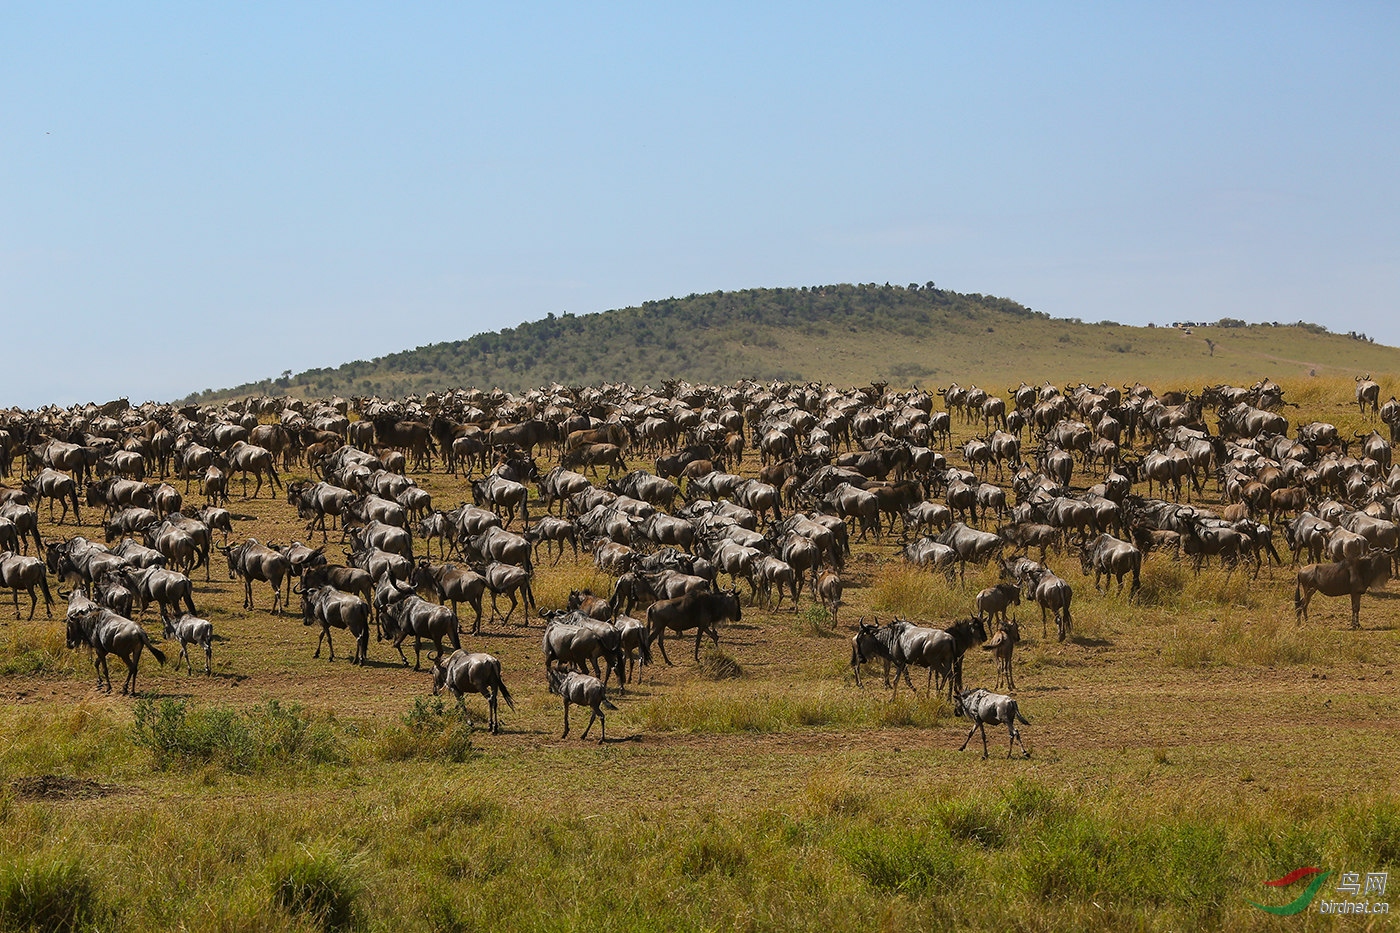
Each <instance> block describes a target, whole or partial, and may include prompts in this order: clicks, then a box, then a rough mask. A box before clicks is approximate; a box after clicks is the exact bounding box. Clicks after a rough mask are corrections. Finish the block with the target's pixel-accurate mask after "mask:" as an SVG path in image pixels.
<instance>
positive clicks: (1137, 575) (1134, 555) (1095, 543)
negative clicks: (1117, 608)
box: [1079, 533, 1142, 596]
mask: <svg viewBox="0 0 1400 933" xmlns="http://www.w3.org/2000/svg"><path fill="white" fill-rule="evenodd" d="M1079 565H1080V568H1081V569H1082V570H1083V571H1084V576H1086V577H1087V576H1088V575H1089V571H1091V570H1092V571H1093V572H1094V589H1096V590H1098V589H1100V586H1099V580H1100V578H1102V577H1104V576H1112V577H1116V578H1117V579H1118V592H1120V593H1121V592H1123V577H1124V576H1126V575H1127V574H1129V573H1131V574H1132V575H1133V586H1132V589H1130V590H1129V591H1128V595H1129V596H1132V594H1134V593H1136V592H1137V591H1138V588H1139V587H1140V586H1141V585H1142V580H1141V575H1142V551H1139V550H1138V549H1137V547H1135V546H1134V545H1132V544H1129V543H1128V542H1127V541H1123V540H1120V539H1118V538H1115V537H1113V535H1110V534H1107V533H1105V534H1101V535H1099V536H1098V537H1097V538H1095V539H1094V540H1092V541H1089V542H1087V543H1086V544H1084V546H1083V547H1081V548H1080V549H1079Z"/></svg>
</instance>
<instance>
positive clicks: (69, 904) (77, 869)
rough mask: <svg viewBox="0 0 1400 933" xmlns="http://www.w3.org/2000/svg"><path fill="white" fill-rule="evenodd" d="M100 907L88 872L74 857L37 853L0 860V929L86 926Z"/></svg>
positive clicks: (98, 915)
mask: <svg viewBox="0 0 1400 933" xmlns="http://www.w3.org/2000/svg"><path fill="white" fill-rule="evenodd" d="M102 915H103V908H102V903H101V899H100V898H99V896H98V891H97V885H96V883H95V882H94V880H93V878H92V875H91V873H90V872H89V871H88V869H87V868H85V867H84V866H83V864H82V863H81V862H79V861H78V860H77V859H76V858H73V857H70V856H62V857H60V856H55V855H38V856H32V857H29V858H20V859H15V860H13V861H10V862H8V863H0V928H3V929H5V930H26V931H30V930H32V931H43V933H48V931H54V933H57V931H66V930H79V929H86V928H88V927H90V926H94V925H96V924H97V923H98V921H99V920H100V919H101V918H102Z"/></svg>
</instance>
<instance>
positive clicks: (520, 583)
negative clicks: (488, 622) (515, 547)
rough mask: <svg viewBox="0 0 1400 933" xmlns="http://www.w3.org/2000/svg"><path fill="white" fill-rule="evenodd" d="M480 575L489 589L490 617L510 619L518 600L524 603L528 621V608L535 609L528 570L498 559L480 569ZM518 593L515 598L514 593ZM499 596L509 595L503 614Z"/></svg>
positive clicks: (527, 620) (505, 620) (533, 593)
mask: <svg viewBox="0 0 1400 933" xmlns="http://www.w3.org/2000/svg"><path fill="white" fill-rule="evenodd" d="M481 575H482V576H483V577H484V578H485V579H486V588H487V589H488V590H490V591H491V618H492V619H493V620H494V619H496V618H500V620H501V621H502V622H508V621H510V617H511V614H512V613H514V612H515V607H516V606H517V605H519V603H520V602H522V601H523V602H524V603H525V620H526V621H525V622H524V623H521V624H526V623H528V622H529V617H530V610H532V609H537V608H538V606H537V605H536V603H535V592H534V589H533V588H532V587H531V586H530V572H529V571H528V570H525V569H524V568H522V567H517V566H515V565H514V564H504V563H501V562H500V561H492V562H491V563H489V564H487V565H485V566H484V567H483V568H482V569H481ZM517 592H518V593H519V594H520V598H519V599H518V600H517V599H516V596H515V594H516V593H517ZM501 596H508V597H510V609H509V610H508V611H507V612H506V614H505V615H504V616H502V615H501V614H500V608H499V606H498V605H497V602H496V601H497V599H499V598H500V597H501Z"/></svg>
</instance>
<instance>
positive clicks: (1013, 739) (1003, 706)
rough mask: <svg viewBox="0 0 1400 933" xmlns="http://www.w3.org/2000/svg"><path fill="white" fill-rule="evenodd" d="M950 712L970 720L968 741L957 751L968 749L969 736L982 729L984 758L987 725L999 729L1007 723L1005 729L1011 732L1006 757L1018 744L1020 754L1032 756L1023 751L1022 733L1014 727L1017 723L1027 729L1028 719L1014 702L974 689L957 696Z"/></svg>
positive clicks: (1009, 698)
mask: <svg viewBox="0 0 1400 933" xmlns="http://www.w3.org/2000/svg"><path fill="white" fill-rule="evenodd" d="M953 712H954V713H956V714H957V715H959V716H966V717H968V718H969V719H971V720H972V728H971V729H970V730H968V733H967V738H965V739H963V743H962V745H961V746H959V748H958V751H962V750H963V749H965V748H967V743H968V742H971V741H972V735H973V733H975V732H976V731H977V730H979V729H980V730H982V757H983V758H986V757H987V726H999V725H1001V724H1002V723H1006V728H1007V730H1008V732H1009V733H1010V737H1009V739H1008V740H1007V745H1006V757H1007V758H1010V757H1011V752H1012V751H1013V750H1014V749H1015V747H1016V746H1017V745H1020V746H1021V753H1022V754H1024V755H1025V756H1026V757H1027V758H1029V757H1031V753H1030V752H1028V751H1026V745H1025V743H1024V742H1022V741H1021V730H1019V729H1017V728H1016V723H1018V722H1019V723H1021V724H1022V725H1026V726H1029V725H1030V724H1031V723H1030V720H1029V719H1027V718H1026V717H1025V716H1022V715H1021V710H1020V707H1019V706H1017V705H1016V701H1015V700H1013V699H1012V698H1011V697H1009V696H1003V695H1002V694H999V693H992V692H991V691H990V690H984V689H983V688H981V687H978V688H977V689H975V690H967V691H964V692H963V693H960V694H959V695H958V699H957V705H956V706H955V707H954V708H953Z"/></svg>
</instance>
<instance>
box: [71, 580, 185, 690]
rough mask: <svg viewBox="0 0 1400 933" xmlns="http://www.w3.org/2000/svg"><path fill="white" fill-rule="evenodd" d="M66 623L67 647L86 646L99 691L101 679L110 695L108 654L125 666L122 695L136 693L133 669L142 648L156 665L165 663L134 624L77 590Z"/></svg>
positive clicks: (149, 638) (160, 652)
mask: <svg viewBox="0 0 1400 933" xmlns="http://www.w3.org/2000/svg"><path fill="white" fill-rule="evenodd" d="M67 620H68V639H67V644H68V647H69V648H77V647H78V646H79V645H87V646H89V647H90V648H92V650H93V656H92V666H93V668H94V669H95V670H96V671H97V689H99V690H101V689H102V682H103V679H104V678H105V679H106V682H107V692H108V693H111V692H112V673H111V671H109V670H108V669H107V655H109V654H115V655H116V656H117V657H119V658H121V659H122V660H123V661H124V662H126V670H127V674H126V679H125V680H124V681H122V693H123V694H126V693H132V694H134V693H135V692H136V669H137V667H138V666H139V665H140V663H141V649H142V648H143V647H144V648H149V649H151V654H152V655H153V656H154V657H155V659H156V660H157V661H158V662H160V663H161V664H164V663H165V653H164V652H162V651H161V650H160V649H159V648H157V647H156V646H155V645H154V644H153V643H152V642H151V637H150V636H149V635H147V634H146V631H145V629H143V628H141V626H140V625H139V624H138V623H136V622H134V621H132V620H131V619H128V618H126V617H124V616H119V615H117V614H116V613H115V612H113V611H112V610H110V609H108V608H106V607H104V606H99V605H97V603H94V602H93V601H92V600H90V599H88V598H87V597H86V596H84V595H83V594H82V593H81V592H79V591H77V590H74V591H73V592H72V593H70V594H69V597H68V615H67Z"/></svg>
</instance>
